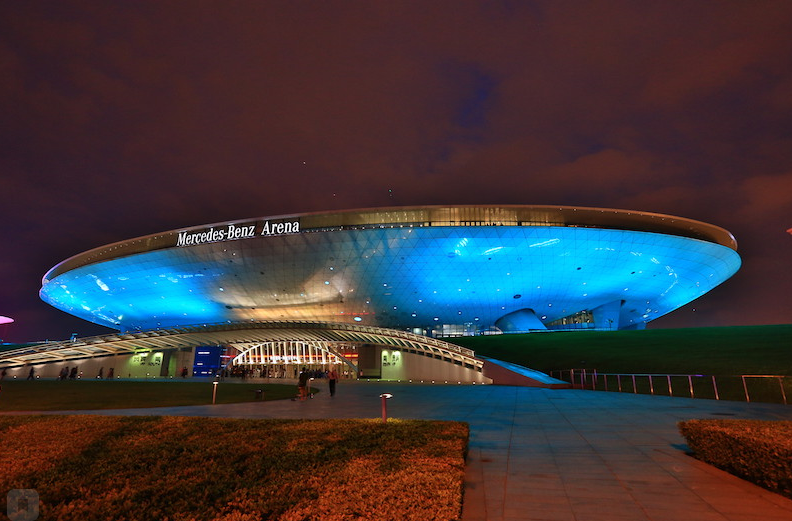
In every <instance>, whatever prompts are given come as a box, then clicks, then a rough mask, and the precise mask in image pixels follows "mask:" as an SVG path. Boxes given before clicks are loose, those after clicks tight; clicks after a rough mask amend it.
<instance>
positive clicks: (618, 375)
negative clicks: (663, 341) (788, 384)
mask: <svg viewBox="0 0 792 521" xmlns="http://www.w3.org/2000/svg"><path fill="white" fill-rule="evenodd" d="M616 383H617V384H619V392H622V390H621V375H620V374H617V375H616ZM782 389H783V386H782Z"/></svg>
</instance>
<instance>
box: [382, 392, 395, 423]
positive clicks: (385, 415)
mask: <svg viewBox="0 0 792 521" xmlns="http://www.w3.org/2000/svg"><path fill="white" fill-rule="evenodd" d="M380 398H382V423H388V400H389V399H390V398H393V395H392V394H390V393H382V394H381V395H380Z"/></svg>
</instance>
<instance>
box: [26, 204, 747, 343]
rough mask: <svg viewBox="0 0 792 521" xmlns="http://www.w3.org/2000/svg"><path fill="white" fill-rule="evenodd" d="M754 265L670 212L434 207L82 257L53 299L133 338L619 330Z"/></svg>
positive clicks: (113, 247)
mask: <svg viewBox="0 0 792 521" xmlns="http://www.w3.org/2000/svg"><path fill="white" fill-rule="evenodd" d="M739 266H740V258H739V255H737V253H736V242H735V240H734V238H733V236H732V235H731V234H730V233H729V232H728V231H726V230H724V229H722V228H719V227H717V226H713V225H709V224H706V223H702V222H698V221H693V220H690V219H684V218H679V217H673V216H668V215H661V214H654V213H646V212H633V211H624V210H613V209H600V208H573V207H548V206H426V207H397V208H374V209H361V210H347V211H338V212H325V213H307V214H293V215H282V216H276V217H264V218H257V219H244V220H239V221H228V222H223V223H215V224H209V225H202V226H196V227H191V228H186V229H180V230H172V231H168V232H162V233H158V234H152V235H148V236H145V237H138V238H134V239H130V240H127V241H122V242H118V243H114V244H110V245H107V246H103V247H100V248H96V249H93V250H90V251H87V252H85V253H82V254H79V255H76V256H74V257H71V258H69V259H67V260H65V261H63V262H62V263H60V264H58V265H57V266H55V267H54V268H52V269H51V270H50V271H49V272H48V273H47V274H46V275H45V277H44V279H43V283H42V289H41V297H42V298H43V299H44V300H45V301H46V302H48V303H50V304H52V305H53V306H55V307H57V308H59V309H62V310H64V311H67V312H69V313H72V314H74V315H76V316H80V317H82V318H85V319H87V320H90V321H92V322H96V323H99V324H103V325H107V326H110V327H114V328H117V329H121V330H124V331H127V330H138V329H156V328H165V327H176V326H181V327H184V326H191V325H199V324H208V323H220V322H229V321H231V322H238V321H240V320H321V321H327V322H357V323H363V324H366V325H373V326H381V327H390V328H397V329H416V330H417V329H422V330H424V331H428V330H436V331H439V330H444V331H445V332H446V333H452V334H456V333H460V332H462V333H464V332H471V331H480V330H486V329H500V330H523V329H543V328H549V329H566V328H573V329H617V328H632V327H643V325H644V324H646V322H648V321H650V320H653V319H655V318H657V317H659V316H662V315H664V314H665V313H668V312H670V311H672V310H674V309H676V308H678V307H680V306H682V305H684V304H686V303H688V302H690V301H691V300H693V299H695V298H698V297H699V296H701V295H703V294H704V293H706V292H707V291H709V290H711V289H712V288H713V287H715V286H717V285H718V284H720V283H722V282H723V281H724V280H726V279H728V278H729V277H730V276H732V275H733V274H734V273H735V272H736V271H737V269H738V268H739Z"/></svg>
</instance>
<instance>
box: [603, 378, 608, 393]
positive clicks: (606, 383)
mask: <svg viewBox="0 0 792 521" xmlns="http://www.w3.org/2000/svg"><path fill="white" fill-rule="evenodd" d="M602 380H603V381H604V382H605V390H606V391H607V390H608V375H607V374H604V375H602Z"/></svg>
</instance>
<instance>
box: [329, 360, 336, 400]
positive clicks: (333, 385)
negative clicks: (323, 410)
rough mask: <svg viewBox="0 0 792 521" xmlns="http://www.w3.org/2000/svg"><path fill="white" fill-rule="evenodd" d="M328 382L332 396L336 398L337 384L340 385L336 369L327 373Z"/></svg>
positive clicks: (331, 369)
mask: <svg viewBox="0 0 792 521" xmlns="http://www.w3.org/2000/svg"><path fill="white" fill-rule="evenodd" d="M327 381H328V382H329V383H330V396H335V391H336V383H338V373H337V372H336V370H335V368H332V367H331V368H330V370H329V371H327Z"/></svg>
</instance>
